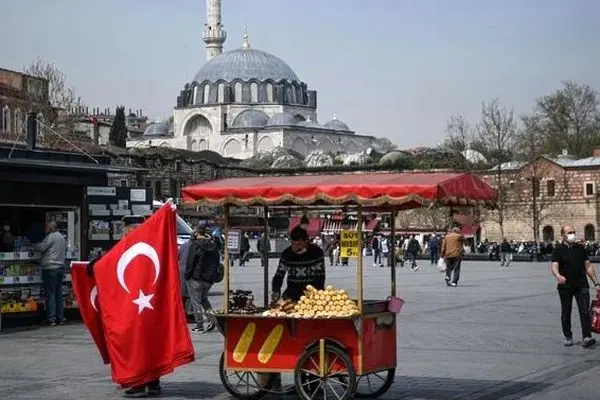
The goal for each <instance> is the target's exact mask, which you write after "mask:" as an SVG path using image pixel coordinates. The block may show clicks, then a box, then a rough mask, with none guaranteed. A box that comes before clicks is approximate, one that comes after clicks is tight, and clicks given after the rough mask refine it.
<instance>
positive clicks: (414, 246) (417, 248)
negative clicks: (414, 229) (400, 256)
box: [406, 235, 421, 271]
mask: <svg viewBox="0 0 600 400" xmlns="http://www.w3.org/2000/svg"><path fill="white" fill-rule="evenodd" d="M420 252H421V245H420V244H419V241H418V240H417V239H416V238H415V235H411V236H410V239H409V241H408V245H407V246H406V256H407V257H408V260H409V261H410V269H411V270H413V271H418V270H419V266H418V265H417V255H418V254H419V253H420Z"/></svg>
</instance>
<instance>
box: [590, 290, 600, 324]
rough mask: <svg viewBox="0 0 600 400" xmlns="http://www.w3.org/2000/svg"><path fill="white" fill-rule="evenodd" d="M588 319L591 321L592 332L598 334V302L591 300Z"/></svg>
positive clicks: (599, 318)
mask: <svg viewBox="0 0 600 400" xmlns="http://www.w3.org/2000/svg"><path fill="white" fill-rule="evenodd" d="M590 318H591V319H592V332H594V333H600V300H598V298H596V299H595V300H592V305H591V307H590Z"/></svg>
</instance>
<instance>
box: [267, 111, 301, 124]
mask: <svg viewBox="0 0 600 400" xmlns="http://www.w3.org/2000/svg"><path fill="white" fill-rule="evenodd" d="M297 123H298V121H297V120H296V118H295V117H294V116H293V115H292V114H290V113H287V112H282V113H278V114H275V115H273V116H272V117H271V118H270V119H269V121H268V122H267V126H288V125H296V124H297Z"/></svg>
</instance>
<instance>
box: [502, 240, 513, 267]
mask: <svg viewBox="0 0 600 400" xmlns="http://www.w3.org/2000/svg"><path fill="white" fill-rule="evenodd" d="M512 251H513V249H512V245H511V244H510V243H508V240H506V238H504V239H503V240H502V243H501V244H500V259H501V260H502V261H501V262H500V266H501V267H508V266H510V261H511V259H512Z"/></svg>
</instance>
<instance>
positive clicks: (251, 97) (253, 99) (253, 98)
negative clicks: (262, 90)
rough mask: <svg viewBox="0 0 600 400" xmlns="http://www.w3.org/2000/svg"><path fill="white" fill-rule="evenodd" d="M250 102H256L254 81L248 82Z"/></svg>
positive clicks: (256, 94)
mask: <svg viewBox="0 0 600 400" xmlns="http://www.w3.org/2000/svg"><path fill="white" fill-rule="evenodd" d="M250 102H251V103H258V84H257V83H256V82H252V83H251V84H250Z"/></svg>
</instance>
